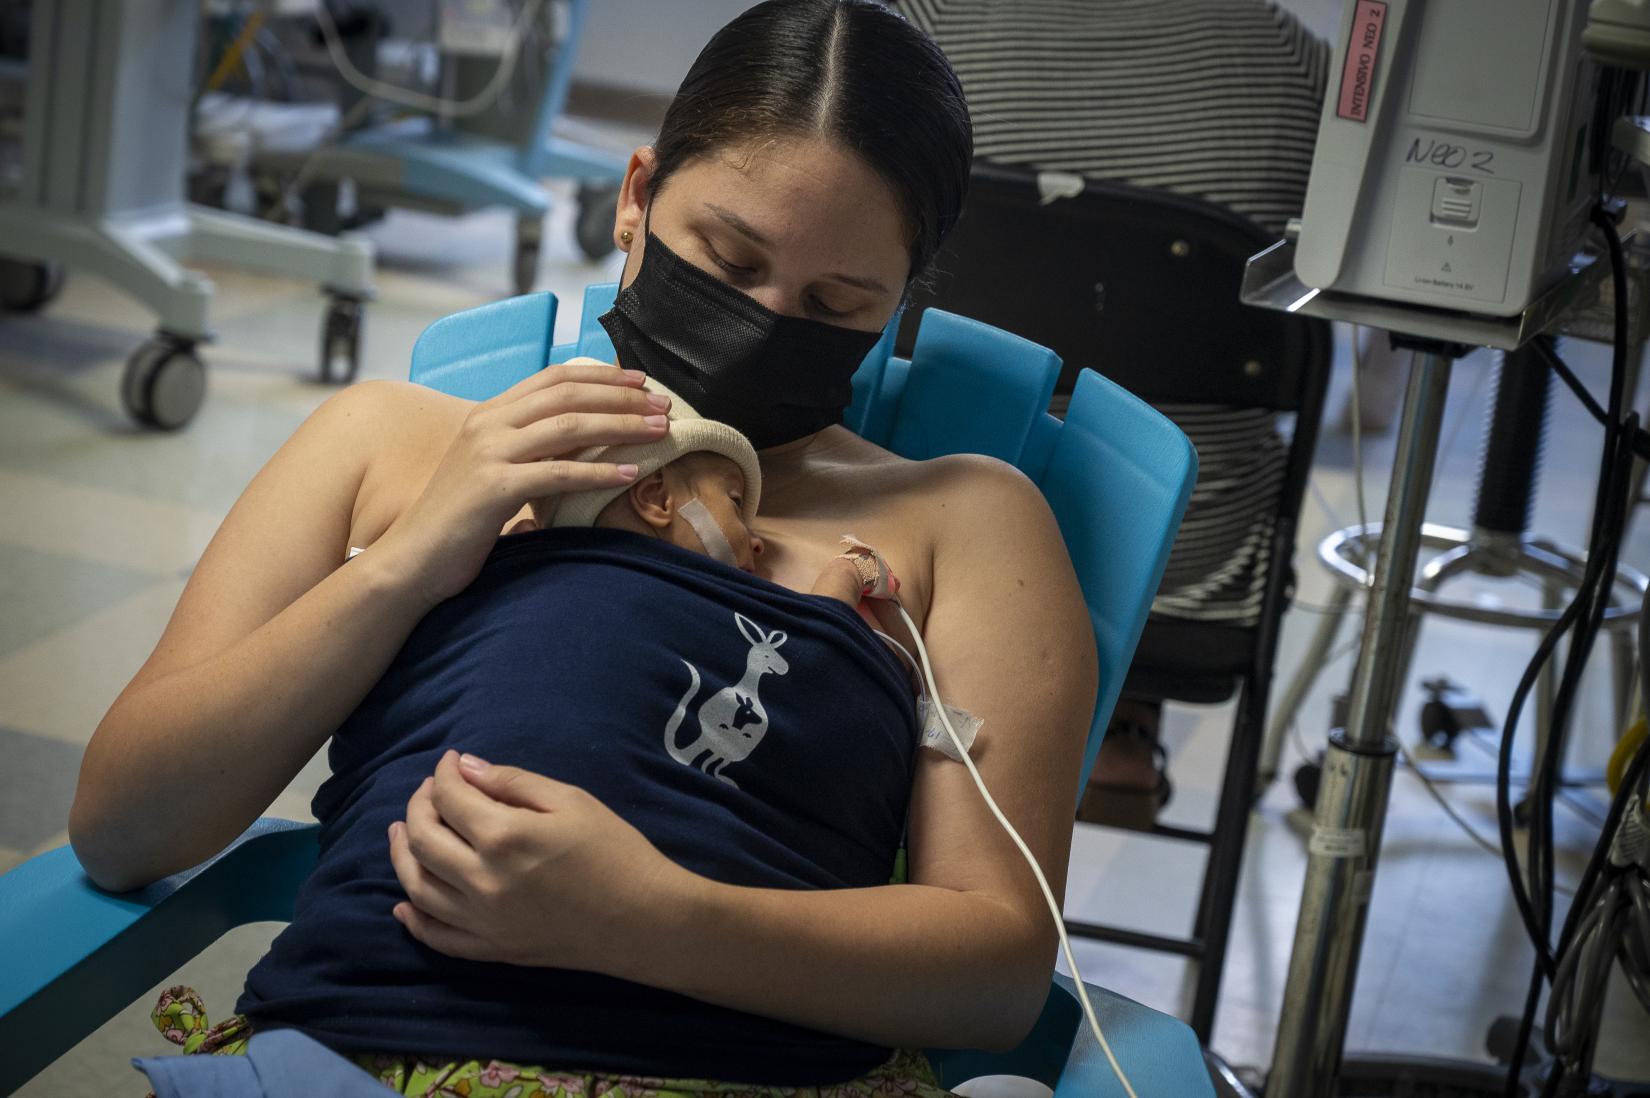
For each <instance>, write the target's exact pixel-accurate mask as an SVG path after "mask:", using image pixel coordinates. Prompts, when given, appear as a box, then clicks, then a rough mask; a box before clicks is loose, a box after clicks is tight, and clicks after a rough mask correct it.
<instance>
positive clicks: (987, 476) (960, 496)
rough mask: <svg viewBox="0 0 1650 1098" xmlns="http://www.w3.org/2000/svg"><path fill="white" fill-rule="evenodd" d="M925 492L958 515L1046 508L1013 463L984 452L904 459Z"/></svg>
mask: <svg viewBox="0 0 1650 1098" xmlns="http://www.w3.org/2000/svg"><path fill="white" fill-rule="evenodd" d="M905 464H906V466H907V467H908V469H909V475H910V476H912V477H914V478H917V479H918V480H920V481H921V483H922V487H923V490H924V493H925V494H926V495H928V496H929V497H930V498H932V499H934V500H935V501H936V502H938V503H939V504H941V505H942V506H943V507H944V509H945V510H947V511H954V512H955V513H956V514H957V515H958V516H959V517H967V518H972V517H975V516H977V515H979V514H981V513H985V512H1001V511H1002V510H1003V509H1005V508H1008V509H1011V510H1013V511H1015V512H1018V511H1022V510H1024V509H1026V508H1030V509H1033V510H1043V511H1046V510H1047V509H1048V504H1047V503H1046V501H1045V500H1044V499H1043V493H1042V490H1041V489H1039V488H1038V487H1037V485H1036V484H1035V483H1033V482H1032V480H1031V478H1030V477H1028V476H1026V475H1025V474H1024V473H1022V472H1021V471H1020V470H1019V469H1017V468H1015V467H1014V466H1013V465H1011V464H1009V463H1008V462H1006V461H1003V460H1001V459H999V458H994V457H989V456H987V455H985V454H947V455H945V456H944V457H937V458H930V459H928V460H926V461H911V462H906V463H905Z"/></svg>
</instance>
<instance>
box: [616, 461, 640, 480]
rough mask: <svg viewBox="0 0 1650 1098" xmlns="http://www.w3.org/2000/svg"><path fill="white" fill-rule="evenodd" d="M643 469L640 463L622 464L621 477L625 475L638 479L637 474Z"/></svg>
mask: <svg viewBox="0 0 1650 1098" xmlns="http://www.w3.org/2000/svg"><path fill="white" fill-rule="evenodd" d="M641 471H642V469H641V466H639V465H621V466H619V475H620V476H621V477H624V478H625V479H626V480H635V479H636V474H637V473H640V472H641Z"/></svg>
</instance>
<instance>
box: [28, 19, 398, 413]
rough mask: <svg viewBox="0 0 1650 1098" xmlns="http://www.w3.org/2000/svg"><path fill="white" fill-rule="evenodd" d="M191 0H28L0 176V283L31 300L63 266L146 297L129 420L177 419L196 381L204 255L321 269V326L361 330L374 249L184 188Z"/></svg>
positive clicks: (128, 398)
mask: <svg viewBox="0 0 1650 1098" xmlns="http://www.w3.org/2000/svg"><path fill="white" fill-rule="evenodd" d="M198 19H199V12H198V10H197V7H196V4H195V3H193V2H191V0H34V5H33V21H32V24H31V27H30V37H29V55H28V60H27V67H26V79H27V82H28V87H27V92H26V96H25V109H26V114H25V118H24V129H23V141H22V145H23V153H22V162H21V173H20V178H19V179H17V180H15V181H12V180H0V254H3V258H0V287H4V288H5V289H6V295H5V299H4V301H3V302H0V304H4V305H5V306H6V307H7V308H10V309H14V310H21V311H28V310H32V309H36V308H39V307H40V306H41V305H43V304H45V302H46V301H47V300H49V299H50V297H51V295H52V294H53V293H54V292H55V290H56V286H57V285H58V283H59V281H60V278H61V275H60V272H59V271H58V269H57V268H58V267H59V265H61V266H65V267H69V268H71V269H78V270H82V271H86V272H89V273H92V274H96V275H99V276H100V277H102V278H104V279H106V280H108V281H109V282H111V283H113V284H114V285H115V286H116V287H117V288H118V289H120V290H123V291H125V292H126V293H128V294H130V295H131V296H133V297H135V298H137V299H138V300H139V301H140V302H142V303H143V304H144V305H145V306H146V307H147V308H149V309H151V310H152V311H153V312H155V313H156V314H157V316H158V318H159V325H158V327H157V329H156V332H155V334H154V336H152V337H151V338H150V339H149V340H147V341H146V342H145V343H143V344H142V345H141V346H140V347H139V348H138V349H137V350H136V351H134V352H133V353H132V355H131V357H130V358H129V359H127V362H126V370H125V374H124V376H123V378H122V381H121V400H122V403H123V405H124V406H125V408H126V410H127V412H128V413H130V414H131V416H132V417H133V418H134V419H136V420H137V421H138V422H139V423H141V424H144V425H145V426H150V427H159V428H163V429H171V428H176V427H181V426H183V425H184V424H185V423H187V422H188V421H189V420H190V418H191V417H193V416H194V414H195V412H196V411H197V410H198V409H199V408H200V405H201V402H202V400H203V399H204V397H205V391H206V369H205V367H204V365H203V364H202V363H201V360H200V357H199V356H198V355H197V353H196V347H197V346H198V345H199V344H200V343H201V342H203V341H206V340H209V339H210V338H211V335H212V333H211V328H210V327H209V325H208V320H207V307H208V305H209V303H210V301H211V297H212V283H211V281H210V280H209V279H207V278H206V277H205V276H203V275H201V274H198V273H196V272H194V271H191V270H188V269H186V268H185V267H183V266H182V264H183V262H185V261H187V260H191V259H194V260H205V261H209V262H216V263H226V264H231V265H235V266H242V267H248V268H252V269H255V270H262V271H268V272H272V273H275V274H281V275H286V276H289V277H293V278H300V279H305V280H309V281H313V282H316V283H318V284H320V286H321V287H322V289H323V290H324V291H325V292H326V294H327V299H328V300H327V306H326V313H325V319H324V321H323V328H324V329H325V330H327V331H342V330H346V329H347V331H348V332H349V333H350V339H351V342H352V344H353V340H354V339H355V337H356V336H357V335H358V333H359V328H360V323H361V307H362V304H363V302H365V301H366V300H367V299H368V298H369V297H370V296H371V294H372V261H373V251H372V247H371V245H370V244H368V243H366V242H365V241H361V240H357V239H353V238H342V239H332V238H330V237H325V236H322V235H320V234H317V233H308V232H301V231H298V230H294V229H289V228H285V227H282V226H276V225H269V224H263V223H260V222H257V221H254V220H252V219H250V218H245V217H239V216H236V215H233V214H227V213H222V212H218V211H213V210H207V209H204V208H202V207H199V206H194V205H190V204H188V203H186V202H185V201H184V195H183V184H184V171H185V165H184V156H185V137H186V132H187V119H188V110H189V102H190V91H191V89H190V86H189V79H190V71H191V67H192V61H193V57H194V41H195V31H196V24H197V22H198Z"/></svg>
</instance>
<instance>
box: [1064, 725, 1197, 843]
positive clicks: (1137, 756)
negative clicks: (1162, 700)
mask: <svg viewBox="0 0 1650 1098" xmlns="http://www.w3.org/2000/svg"><path fill="white" fill-rule="evenodd" d="M1108 747H1109V748H1110V749H1111V750H1109V751H1108V750H1107V748H1108ZM1108 756H1109V758H1108ZM1168 764H1169V752H1168V750H1167V749H1166V748H1165V747H1164V746H1163V743H1162V741H1161V740H1159V739H1158V738H1157V731H1156V729H1155V728H1152V727H1150V726H1149V725H1148V724H1146V723H1145V722H1143V721H1139V720H1130V719H1127V718H1124V717H1121V716H1113V718H1112V723H1111V725H1110V727H1108V728H1107V730H1106V738H1105V740H1104V741H1102V743H1101V746H1100V756H1099V758H1098V759H1096V760H1095V764H1094V772H1093V773H1092V774H1090V775H1089V784H1088V788H1087V789H1086V790H1085V791H1084V792H1083V800H1082V803H1080V804H1079V805H1078V806H1077V818H1078V819H1079V820H1081V821H1083V822H1084V823H1092V824H1100V825H1102V826H1104V827H1117V828H1123V829H1125V830H1129V831H1150V830H1151V829H1152V826H1153V825H1154V824H1156V823H1157V814H1158V813H1159V812H1161V811H1162V810H1163V806H1164V805H1166V804H1168V803H1169V798H1170V797H1172V796H1173V795H1174V786H1173V785H1172V784H1171V783H1170V782H1169V774H1168ZM1148 769H1149V772H1150V775H1151V777H1150V784H1146V783H1144V782H1142V781H1140V780H1139V775H1140V774H1141V773H1142V772H1143V771H1147V770H1148ZM1102 774H1105V775H1107V776H1106V777H1101V775H1102ZM1130 777H1133V778H1134V780H1129V778H1130Z"/></svg>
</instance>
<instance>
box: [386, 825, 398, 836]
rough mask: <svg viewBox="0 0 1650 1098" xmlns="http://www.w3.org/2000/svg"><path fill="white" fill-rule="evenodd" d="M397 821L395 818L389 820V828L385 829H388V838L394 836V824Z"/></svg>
mask: <svg viewBox="0 0 1650 1098" xmlns="http://www.w3.org/2000/svg"><path fill="white" fill-rule="evenodd" d="M398 822H399V821H397V820H391V821H390V826H389V828H388V829H387V830H388V831H389V836H390V838H392V839H393V838H395V825H396V824H397V823H398Z"/></svg>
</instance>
